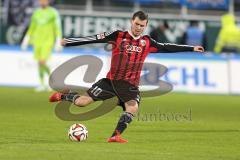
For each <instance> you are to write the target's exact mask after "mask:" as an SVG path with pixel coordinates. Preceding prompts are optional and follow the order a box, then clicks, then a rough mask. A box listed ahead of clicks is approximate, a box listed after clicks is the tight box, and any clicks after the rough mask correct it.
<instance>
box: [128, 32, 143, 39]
mask: <svg viewBox="0 0 240 160" xmlns="http://www.w3.org/2000/svg"><path fill="white" fill-rule="evenodd" d="M128 34H130V35H131V36H132V37H133V39H135V40H137V39H139V38H140V37H141V36H137V37H135V36H134V35H133V34H132V32H131V31H130V30H128Z"/></svg>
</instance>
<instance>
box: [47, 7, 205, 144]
mask: <svg viewBox="0 0 240 160" xmlns="http://www.w3.org/2000/svg"><path fill="white" fill-rule="evenodd" d="M147 23H148V15H147V14H145V13H144V12H142V11H138V12H136V13H134V14H133V17H132V19H131V28H130V29H129V30H128V31H120V30H117V31H113V32H104V33H101V34H98V35H94V36H88V37H81V38H66V39H63V40H62V45H64V46H77V45H83V44H89V43H111V44H113V43H115V45H114V46H115V47H113V49H112V58H111V68H110V71H109V72H108V74H107V76H106V78H103V79H101V80H99V81H98V82H97V83H95V84H93V85H92V87H91V88H90V89H89V90H88V91H87V93H86V94H85V95H79V94H78V93H75V92H69V93H60V92H57V93H54V94H52V95H51V96H50V99H49V100H50V102H57V101H70V102H72V103H73V104H75V105H77V106H80V107H83V106H86V105H88V104H90V103H92V102H94V101H98V100H106V99H109V98H112V97H114V96H117V97H118V99H119V102H120V103H119V104H120V105H121V106H122V107H123V110H124V112H123V114H122V115H121V117H120V119H119V121H118V123H117V126H116V129H115V130H114V131H113V134H112V136H111V137H110V138H108V140H107V141H108V142H119V143H124V142H127V140H125V139H122V138H121V136H120V135H121V134H122V133H123V131H124V130H125V129H126V128H127V126H128V124H129V123H131V121H132V120H133V117H134V115H135V114H136V113H137V111H138V107H139V102H140V95H139V89H138V85H139V80H140V73H141V70H142V66H143V62H144V60H145V58H146V56H147V55H148V54H149V53H159V52H186V51H190V52H191V51H196V52H204V49H203V47H201V46H187V45H176V44H169V43H158V42H156V41H155V40H153V39H151V38H150V37H149V36H148V35H142V33H143V31H144V29H145V28H146V27H147Z"/></svg>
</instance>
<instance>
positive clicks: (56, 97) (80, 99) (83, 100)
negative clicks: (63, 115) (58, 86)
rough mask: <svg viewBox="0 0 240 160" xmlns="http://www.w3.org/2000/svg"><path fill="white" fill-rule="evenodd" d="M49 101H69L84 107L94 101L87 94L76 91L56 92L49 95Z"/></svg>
mask: <svg viewBox="0 0 240 160" xmlns="http://www.w3.org/2000/svg"><path fill="white" fill-rule="evenodd" d="M49 101H50V102H59V101H69V102H71V103H73V104H75V105H76V106H79V107H84V106H87V105H89V104H90V103H92V102H94V100H93V99H92V97H90V96H89V95H88V94H85V95H79V94H78V93H77V92H68V93H61V92H56V93H54V94H52V95H51V96H50V97H49Z"/></svg>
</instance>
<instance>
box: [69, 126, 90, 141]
mask: <svg viewBox="0 0 240 160" xmlns="http://www.w3.org/2000/svg"><path fill="white" fill-rule="evenodd" d="M68 137H69V139H70V140H72V141H78V142H81V141H84V140H86V139H87V138H88V130H87V128H86V127H85V126H84V125H83V124H73V125H72V126H71V127H70V129H69V131H68Z"/></svg>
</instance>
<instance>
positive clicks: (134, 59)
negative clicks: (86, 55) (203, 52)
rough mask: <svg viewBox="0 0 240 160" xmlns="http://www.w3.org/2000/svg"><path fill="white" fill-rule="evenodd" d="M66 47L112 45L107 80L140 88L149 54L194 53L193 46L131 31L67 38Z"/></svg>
mask: <svg viewBox="0 0 240 160" xmlns="http://www.w3.org/2000/svg"><path fill="white" fill-rule="evenodd" d="M65 42H66V46H77V45H83V44H89V43H110V44H112V49H111V50H112V57H111V67H110V71H109V72H108V73H107V76H106V77H107V78H108V79H111V80H125V81H128V82H129V83H131V84H133V85H135V86H138V85H139V81H140V74H141V70H142V67H143V63H144V60H145V58H146V56H147V55H148V54H149V53H160V52H164V53H167V52H183V51H193V48H194V47H193V46H188V45H177V44H170V43H158V42H156V41H155V40H153V39H152V38H150V37H149V36H148V35H144V36H139V37H137V38H136V37H134V36H132V34H131V32H129V31H120V30H116V31H112V32H104V33H101V34H97V35H94V36H87V37H80V38H66V39H65Z"/></svg>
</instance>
